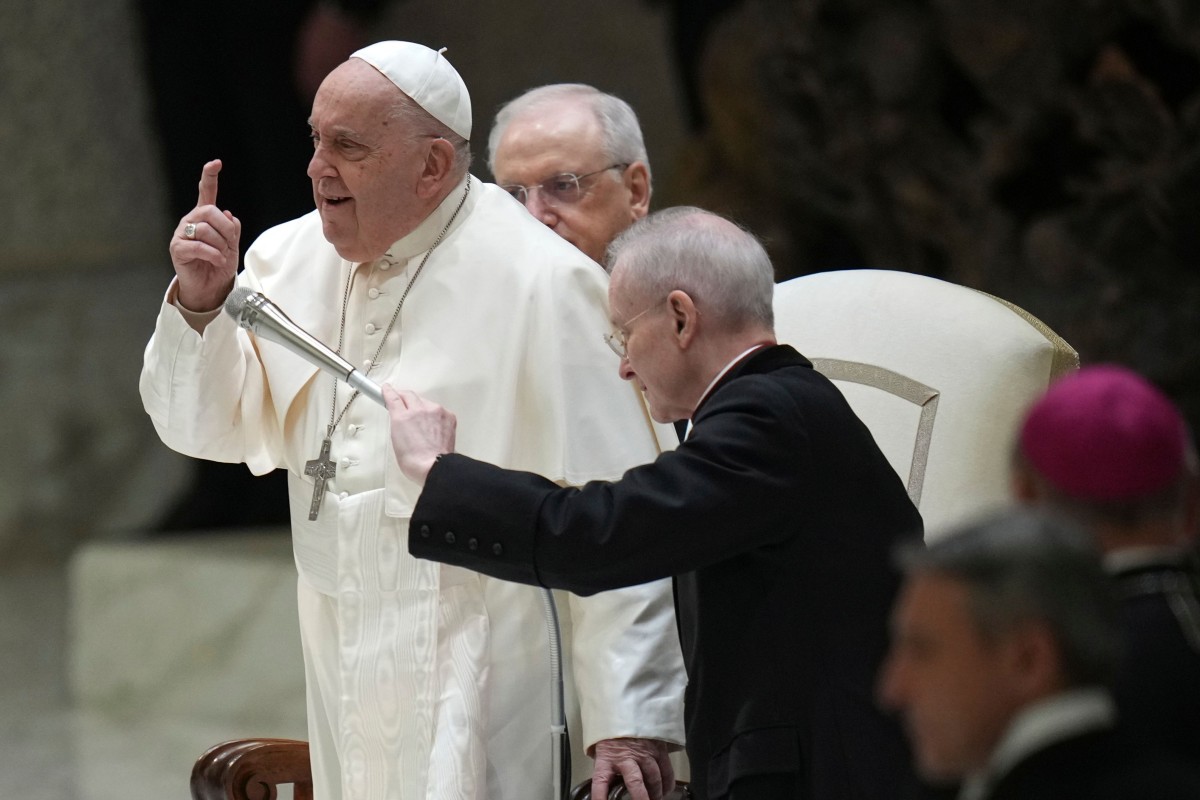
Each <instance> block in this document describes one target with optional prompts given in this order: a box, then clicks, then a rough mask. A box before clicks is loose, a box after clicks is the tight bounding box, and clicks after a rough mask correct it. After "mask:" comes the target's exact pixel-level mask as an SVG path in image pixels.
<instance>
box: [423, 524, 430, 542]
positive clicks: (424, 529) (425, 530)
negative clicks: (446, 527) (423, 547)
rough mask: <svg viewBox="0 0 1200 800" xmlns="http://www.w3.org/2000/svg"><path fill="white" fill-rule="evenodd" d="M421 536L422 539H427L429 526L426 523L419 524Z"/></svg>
mask: <svg viewBox="0 0 1200 800" xmlns="http://www.w3.org/2000/svg"><path fill="white" fill-rule="evenodd" d="M421 538H422V539H428V538H429V526H428V525H422V526H421Z"/></svg>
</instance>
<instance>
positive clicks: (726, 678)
mask: <svg viewBox="0 0 1200 800" xmlns="http://www.w3.org/2000/svg"><path fill="white" fill-rule="evenodd" d="M921 527H922V526H921V519H920V516H919V514H918V513H917V510H916V509H915V508H914V506H913V505H912V503H911V502H910V501H909V498H908V495H907V494H906V492H905V489H904V486H903V485H902V483H901V481H900V479H899V477H898V476H897V475H896V473H895V471H894V470H893V469H892V468H891V466H890V465H889V464H888V463H887V460H886V459H885V458H884V456H883V454H882V453H881V452H880V451H879V448H878V447H877V446H876V444H875V441H874V439H873V438H872V437H871V434H870V433H869V432H868V431H867V429H866V427H865V426H864V425H863V424H862V422H861V421H860V420H859V419H858V418H857V417H856V416H855V415H854V413H853V412H852V411H851V410H850V407H849V406H848V405H847V403H846V401H845V399H844V398H843V396H842V394H841V392H840V391H838V389H837V388H836V387H835V386H834V385H833V384H832V383H830V382H829V381H828V380H827V379H826V378H825V377H823V376H822V375H821V374H819V373H818V372H816V371H815V370H814V369H812V365H811V363H809V362H808V360H806V359H805V358H804V357H803V356H801V355H800V354H798V353H797V352H796V351H795V350H793V349H792V348H790V347H786V346H774V347H769V348H765V349H763V350H760V351H757V352H756V353H754V354H752V355H751V356H750V357H748V358H747V359H745V360H744V361H743V362H742V363H740V364H738V365H736V366H735V367H734V368H733V369H732V370H730V372H729V373H727V374H726V376H725V377H724V378H723V379H722V380H721V382H720V383H719V384H718V385H717V386H716V387H715V388H714V389H713V391H712V392H710V393H709V395H708V397H707V398H706V399H705V400H704V401H703V403H702V405H701V406H700V408H698V409H697V411H696V413H695V414H694V416H693V428H692V433H691V436H690V437H689V438H688V439H687V441H685V442H683V443H682V444H681V445H680V446H679V448H678V449H676V450H675V451H673V452H669V453H664V454H662V455H661V456H660V457H659V458H658V459H657V460H656V461H654V462H653V463H652V464H649V465H645V466H641V467H637V468H634V469H631V470H629V471H628V472H627V473H626V474H625V475H624V477H623V478H622V479H621V480H620V481H617V482H615V483H604V482H595V483H589V484H587V485H586V486H584V487H582V488H578V489H576V488H561V487H559V486H557V485H555V484H553V483H551V482H549V481H546V480H545V479H543V478H540V477H538V476H534V475H530V474H528V473H519V472H511V471H506V470H500V469H498V468H496V467H492V466H490V465H487V464H482V463H479V462H476V461H472V460H471V459H468V458H465V457H462V456H457V455H447V456H443V457H442V458H441V459H439V461H438V463H437V464H436V465H435V466H434V468H433V469H432V470H431V471H430V473H429V476H428V480H427V482H426V484H425V489H424V491H423V493H422V495H421V497H420V500H419V502H418V503H417V506H416V509H415V510H414V512H413V520H412V525H411V528H410V535H409V547H410V550H411V551H412V553H413V554H414V555H417V556H420V557H424V558H432V559H436V560H438V561H444V562H447V563H451V564H458V565H461V566H466V567H470V568H472V569H476V570H479V571H481V572H484V573H487V574H489V575H493V576H496V577H499V578H504V579H508V580H514V581H520V582H522V583H531V584H541V585H544V586H552V587H557V588H563V589H568V590H570V591H573V592H576V593H580V594H589V593H592V592H597V591H601V590H606V589H612V588H616V587H619V586H627V585H632V584H637V583H642V582H645V581H650V580H654V579H657V578H662V577H665V576H674V578H675V593H676V612H677V616H678V620H679V627H680V641H681V643H682V645H683V650H684V660H685V664H686V666H687V671H688V689H687V707H686V715H685V716H686V721H687V737H688V741H687V750H688V756H689V760H690V762H691V769H692V780H693V787H694V789H695V790H696V794H697V795H698V796H699V797H701V798H705V797H709V798H719V797H722V796H724V795H726V794H727V793H728V790H729V786H730V784H732V783H733V782H734V781H736V780H737V779H738V778H741V777H748V776H752V775H759V774H765V773H772V772H797V773H799V774H800V776H801V785H803V786H805V787H806V790H807V791H808V792H809V794H806V795H805V796H811V797H814V798H821V800H836V799H838V798H863V800H867V799H868V798H869V799H870V800H877V799H878V798H887V797H898V796H900V795H901V794H902V787H903V786H905V785H906V784H907V783H908V782H909V781H910V780H911V772H910V766H909V759H908V754H907V750H906V747H905V745H904V743H903V737H902V735H901V732H900V731H899V729H898V727H897V725H896V724H895V721H894V720H893V719H891V718H890V717H888V716H886V715H883V714H881V713H880V712H879V711H878V710H877V708H876V706H875V704H874V702H873V697H872V694H873V683H874V679H875V673H876V670H877V668H878V666H879V664H880V661H881V660H882V658H883V655H884V652H885V648H886V644H887V617H888V613H889V609H890V607H891V604H892V600H893V598H894V596H895V593H896V590H897V588H898V575H897V573H896V572H895V570H894V569H893V566H892V560H891V551H892V549H893V548H894V546H895V545H896V544H897V543H899V542H901V541H909V542H916V543H919V542H920V541H921Z"/></svg>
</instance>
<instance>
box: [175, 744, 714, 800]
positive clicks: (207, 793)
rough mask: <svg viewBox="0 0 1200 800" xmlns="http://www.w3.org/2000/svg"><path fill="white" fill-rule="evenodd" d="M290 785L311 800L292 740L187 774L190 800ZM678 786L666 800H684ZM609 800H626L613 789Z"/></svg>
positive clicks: (217, 799)
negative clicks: (190, 788)
mask: <svg viewBox="0 0 1200 800" xmlns="http://www.w3.org/2000/svg"><path fill="white" fill-rule="evenodd" d="M284 784H292V785H293V787H292V792H293V794H292V797H293V798H294V800H312V796H313V794H312V791H313V790H312V772H311V768H310V766H309V761H308V743H307V742H302V741H297V740H295V739H235V740H233V741H230V742H224V743H222V744H218V745H216V746H215V747H212V748H209V750H208V751H207V752H206V753H204V755H202V756H200V758H199V759H197V760H196V765H195V766H194V767H193V768H192V800H276V798H277V797H278V796H279V787H280V786H282V785H284ZM590 796H591V780H590V779H589V780H586V781H584V782H583V783H580V784H579V785H578V786H576V787H575V788H574V789H572V790H571V793H570V794H569V795H568V798H569V800H587V799H588V798H589V797H590ZM690 796H691V795H689V794H688V791H687V788H686V784H684V783H680V784H679V785H678V786H677V787H676V788H675V790H674V791H673V792H671V793H670V794H668V795H667V796H666V800H688V798H689V797H690ZM609 800H629V792H627V791H626V790H625V787H623V786H620V785H618V786H616V787H614V788H613V790H612V791H611V792H610V793H609Z"/></svg>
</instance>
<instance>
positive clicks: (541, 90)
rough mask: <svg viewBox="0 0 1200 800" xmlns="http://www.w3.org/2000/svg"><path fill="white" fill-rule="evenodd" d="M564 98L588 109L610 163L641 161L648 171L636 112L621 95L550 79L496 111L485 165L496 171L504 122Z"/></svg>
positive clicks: (489, 135) (644, 145) (505, 123)
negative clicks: (554, 81) (598, 127)
mask: <svg viewBox="0 0 1200 800" xmlns="http://www.w3.org/2000/svg"><path fill="white" fill-rule="evenodd" d="M564 101H580V102H582V103H583V104H584V105H586V106H587V107H588V108H589V109H591V111H592V113H593V114H594V115H595V117H596V121H597V122H599V123H600V146H601V148H603V151H604V156H605V158H606V159H607V160H608V163H610V164H632V163H633V162H635V161H641V162H642V163H643V164H645V165H646V172H647V174H649V172H650V157H649V156H648V155H647V154H646V144H645V142H644V141H643V140H642V126H641V125H639V124H638V118H637V114H635V113H634V111H633V108H632V107H631V106H630V105H629V103H626V102H625V101H624V100H622V99H621V98H619V97H617V96H615V95H611V94H606V93H605V92H602V91H600V90H599V89H597V88H595V87H594V86H588V85H587V84H585V83H552V84H549V85H548V86H539V87H537V88H536V89H530V90H529V91H527V92H525V93H524V94H522V95H520V96H519V97H516V98H514V99H513V100H510V101H509V102H507V103H505V104H504V105H503V106H501V107H500V110H499V111H498V112H496V119H495V121H494V122H492V130H491V132H490V133H489V134H488V169H489V170H491V172H492V174H493V175H495V174H496V150H497V148H499V146H500V139H501V138H502V137H503V136H504V132H505V131H506V130H508V126H509V125H510V124H511V123H512V122H513V121H514V120H516V119H517V118H518V117H523V116H525V115H526V114H527V113H529V112H531V111H534V110H538V109H541V108H543V107H546V106H552V105H554V104H556V103H561V102H564Z"/></svg>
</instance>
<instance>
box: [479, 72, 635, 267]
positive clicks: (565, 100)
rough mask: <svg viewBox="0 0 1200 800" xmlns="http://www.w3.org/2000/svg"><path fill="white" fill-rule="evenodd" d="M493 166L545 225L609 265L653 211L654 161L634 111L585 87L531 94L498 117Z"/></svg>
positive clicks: (490, 154) (493, 133)
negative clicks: (615, 243)
mask: <svg viewBox="0 0 1200 800" xmlns="http://www.w3.org/2000/svg"><path fill="white" fill-rule="evenodd" d="M488 167H489V168H490V169H491V171H492V175H494V176H495V179H496V183H498V184H500V186H502V187H503V188H504V189H506V190H507V191H508V192H509V193H510V194H511V195H512V196H513V197H515V198H517V199H518V200H519V201H521V203H522V204H523V205H524V206H525V207H526V208H527V209H529V213H531V214H533V216H534V217H536V218H537V219H538V220H540V221H541V222H542V223H543V224H545V225H546V226H547V227H549V228H550V229H551V230H553V231H554V232H555V233H557V234H558V235H559V236H561V237H562V238H564V239H566V240H567V241H568V242H570V243H571V244H573V245H575V246H576V247H578V248H579V249H580V250H582V251H583V252H584V253H585V254H587V256H588V257H589V258H591V259H592V260H593V261H596V262H597V263H600V264H603V263H604V258H605V251H606V250H607V249H608V246H609V244H610V243H611V242H612V240H613V239H614V238H615V237H616V236H617V234H619V233H621V232H622V231H624V230H625V229H626V228H628V227H629V226H630V225H632V224H633V223H634V222H636V221H637V220H639V219H641V218H642V217H644V216H646V213H647V212H648V211H649V210H650V193H651V183H650V159H649V157H648V156H647V155H646V145H645V143H644V142H643V141H642V129H641V126H640V125H639V124H638V118H637V115H636V114H635V113H634V111H633V109H632V108H631V107H630V106H629V104H628V103H626V102H625V101H624V100H622V99H621V98H619V97H616V96H615V95H611V94H606V93H604V92H601V91H600V90H599V89H596V88H594V87H592V86H587V85H585V84H581V83H558V84H551V85H549V86H539V87H538V88H536V89H530V90H529V91H527V92H525V93H524V94H522V95H521V96H519V97H517V98H516V99H514V100H511V101H509V102H508V103H507V104H505V105H504V106H503V107H502V108H501V109H500V111H499V112H498V113H497V114H496V120H495V122H493V123H492V131H491V133H490V134H489V136H488Z"/></svg>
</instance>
